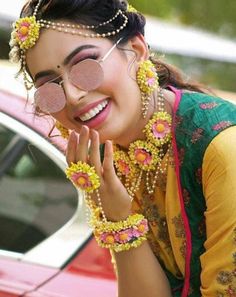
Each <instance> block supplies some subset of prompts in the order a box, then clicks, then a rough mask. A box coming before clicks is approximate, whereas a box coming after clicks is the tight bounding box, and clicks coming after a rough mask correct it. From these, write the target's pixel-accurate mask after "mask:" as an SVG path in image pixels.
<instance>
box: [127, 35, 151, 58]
mask: <svg viewBox="0 0 236 297" xmlns="http://www.w3.org/2000/svg"><path fill="white" fill-rule="evenodd" d="M129 45H130V47H131V49H132V50H133V51H134V52H135V54H136V61H137V62H139V61H145V60H147V59H148V58H149V56H150V53H149V49H148V44H147V42H146V40H145V38H144V36H143V35H142V34H138V35H136V36H134V37H133V38H131V39H130V40H129Z"/></svg>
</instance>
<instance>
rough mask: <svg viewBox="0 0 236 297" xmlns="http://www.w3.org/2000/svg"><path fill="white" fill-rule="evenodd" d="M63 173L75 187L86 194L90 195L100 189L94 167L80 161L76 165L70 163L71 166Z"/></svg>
mask: <svg viewBox="0 0 236 297" xmlns="http://www.w3.org/2000/svg"><path fill="white" fill-rule="evenodd" d="M65 172H66V176H67V178H69V179H70V180H71V182H72V183H73V184H74V185H75V187H77V188H79V189H81V190H83V191H85V192H87V193H92V192H93V191H94V190H96V189H98V188H99V187H100V180H99V176H98V175H97V173H96V171H95V169H94V167H92V166H90V165H88V164H87V163H84V162H81V161H78V162H77V163H73V162H72V163H71V165H70V166H69V167H68V168H66V171H65Z"/></svg>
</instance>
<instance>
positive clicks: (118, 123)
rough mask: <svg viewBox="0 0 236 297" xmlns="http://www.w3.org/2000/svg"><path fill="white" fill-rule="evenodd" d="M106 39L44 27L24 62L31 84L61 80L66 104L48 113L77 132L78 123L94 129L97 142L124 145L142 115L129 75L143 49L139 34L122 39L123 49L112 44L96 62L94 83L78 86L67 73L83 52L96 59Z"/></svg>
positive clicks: (84, 54) (137, 96)
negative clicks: (85, 87)
mask: <svg viewBox="0 0 236 297" xmlns="http://www.w3.org/2000/svg"><path fill="white" fill-rule="evenodd" d="M136 39H137V40H136ZM136 43H137V44H136ZM139 43H140V44H139ZM112 45H113V44H112V43H111V41H109V40H108V39H106V38H89V37H81V36H78V35H72V34H68V33H67V34H66V33H61V32H58V31H54V30H50V29H47V30H45V31H41V35H40V38H39V40H38V41H37V43H36V45H35V46H34V47H33V48H32V49H30V50H28V52H27V55H26V62H27V66H28V69H29V71H30V73H31V75H32V77H33V78H34V79H35V85H36V87H39V86H42V85H44V84H45V83H46V82H48V81H51V80H53V79H56V82H58V83H59V82H60V80H63V83H62V89H63V90H64V93H65V96H66V105H65V107H64V108H63V109H62V110H60V111H58V112H55V113H51V115H52V116H53V117H54V118H55V119H56V120H58V121H59V122H61V123H62V124H63V125H64V126H65V127H67V128H69V129H72V130H75V131H76V132H80V129H81V127H82V125H86V126H88V127H89V128H93V129H95V130H97V131H98V132H99V135H100V140H101V142H104V141H105V140H106V139H112V140H114V141H115V142H116V143H119V144H121V145H126V143H129V142H130V141H132V136H133V137H135V135H136V134H137V133H138V132H137V131H138V126H139V125H140V121H142V115H141V99H140V91H139V88H138V86H137V83H136V81H135V77H136V71H137V68H138V60H141V59H143V58H142V56H143V55H145V53H142V51H145V46H146V45H145V42H144V41H143V40H142V38H141V39H140V38H139V37H135V38H134V42H131V41H129V42H128V44H127V45H124V46H123V45H122V48H124V47H125V48H127V49H129V50H128V51H123V50H119V49H118V48H117V47H115V48H114V50H113V51H112V52H111V54H110V55H109V56H108V57H107V58H106V60H105V61H104V62H102V64H101V65H102V69H103V72H104V79H103V80H102V82H101V84H100V86H98V87H97V88H96V89H94V90H92V91H84V90H82V89H80V88H79V87H76V86H75V85H74V84H73V83H71V81H70V80H69V79H68V75H69V73H70V70H71V68H72V67H73V66H74V65H76V64H77V63H78V62H80V61H82V60H84V59H87V58H91V59H96V60H100V59H101V58H103V57H104V55H106V53H107V52H108V51H109V50H110V49H111V47H112ZM118 47H119V45H118ZM130 50H131V51H130ZM135 57H136V60H135ZM134 60H135V62H134V63H133V61H134ZM58 76H60V79H57V78H58ZM93 115H94V116H93ZM139 131H140V129H139Z"/></svg>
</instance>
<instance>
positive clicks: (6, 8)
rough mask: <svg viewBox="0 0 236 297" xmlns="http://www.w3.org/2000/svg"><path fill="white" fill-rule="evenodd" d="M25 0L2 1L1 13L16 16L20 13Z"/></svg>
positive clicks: (0, 3) (0, 2) (0, 4)
mask: <svg viewBox="0 0 236 297" xmlns="http://www.w3.org/2000/svg"><path fill="white" fill-rule="evenodd" d="M24 3H25V0H7V1H6V0H4V1H0V13H1V14H5V15H8V16H12V17H13V18H16V17H17V16H18V15H19V14H20V10H21V7H22V6H23V4H24Z"/></svg>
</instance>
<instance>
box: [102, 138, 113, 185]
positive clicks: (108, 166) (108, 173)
mask: <svg viewBox="0 0 236 297" xmlns="http://www.w3.org/2000/svg"><path fill="white" fill-rule="evenodd" d="M114 175H116V173H115V168H114V165H113V145H112V142H111V141H110V140H107V141H106V143H105V152H104V160H103V176H104V179H105V180H107V181H109V179H112V178H114Z"/></svg>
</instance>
